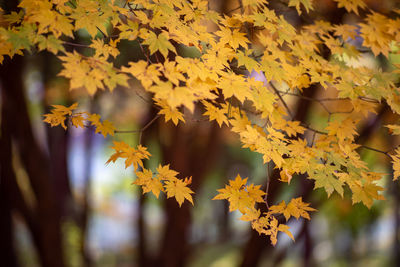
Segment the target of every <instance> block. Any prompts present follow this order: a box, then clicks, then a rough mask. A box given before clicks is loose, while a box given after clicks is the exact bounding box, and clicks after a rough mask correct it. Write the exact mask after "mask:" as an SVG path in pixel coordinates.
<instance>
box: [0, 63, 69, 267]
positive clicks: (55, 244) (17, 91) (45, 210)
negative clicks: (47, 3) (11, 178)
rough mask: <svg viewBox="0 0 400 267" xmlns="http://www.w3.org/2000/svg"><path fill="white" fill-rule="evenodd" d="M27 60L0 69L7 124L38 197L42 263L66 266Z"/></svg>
mask: <svg viewBox="0 0 400 267" xmlns="http://www.w3.org/2000/svg"><path fill="white" fill-rule="evenodd" d="M22 69H23V60H22V58H21V57H19V56H17V57H15V58H14V59H13V60H6V61H5V62H3V64H2V65H1V67H0V78H1V81H2V104H3V112H4V113H5V114H4V115H5V120H6V121H2V123H7V125H8V126H9V129H10V133H11V136H12V139H13V140H14V141H15V144H16V148H17V151H18V153H19V155H20V158H21V161H22V164H23V166H24V168H25V170H26V172H27V174H28V177H29V181H30V183H31V186H32V190H33V192H34V194H35V197H36V203H37V207H36V210H35V211H36V213H37V217H36V218H37V220H38V222H37V227H38V232H39V246H38V247H37V249H38V251H39V256H40V260H41V263H42V265H43V266H60V267H62V266H64V261H63V253H62V246H61V220H60V213H59V209H58V205H57V203H56V199H57V198H56V195H55V190H54V189H55V185H54V178H53V177H52V176H51V175H50V171H49V161H48V159H47V158H46V156H45V154H44V153H43V151H42V149H41V148H40V147H39V145H38V143H37V142H36V140H35V138H34V135H33V132H32V127H31V122H30V118H29V114H28V110H27V105H26V101H25V95H24V90H23V83H22Z"/></svg>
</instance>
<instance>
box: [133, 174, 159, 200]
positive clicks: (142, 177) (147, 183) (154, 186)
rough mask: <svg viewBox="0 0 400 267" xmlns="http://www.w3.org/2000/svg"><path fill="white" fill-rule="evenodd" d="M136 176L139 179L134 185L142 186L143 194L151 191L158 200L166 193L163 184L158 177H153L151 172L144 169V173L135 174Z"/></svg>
mask: <svg viewBox="0 0 400 267" xmlns="http://www.w3.org/2000/svg"><path fill="white" fill-rule="evenodd" d="M135 174H136V176H137V179H136V180H135V181H134V182H133V184H135V185H140V186H142V189H143V194H145V193H148V192H150V191H151V192H152V193H153V194H154V195H155V196H156V198H158V196H159V195H160V192H161V191H164V188H163V184H162V183H161V182H160V180H159V179H158V178H157V177H155V178H154V177H153V173H152V171H151V170H148V169H145V168H144V169H143V170H142V171H139V172H135Z"/></svg>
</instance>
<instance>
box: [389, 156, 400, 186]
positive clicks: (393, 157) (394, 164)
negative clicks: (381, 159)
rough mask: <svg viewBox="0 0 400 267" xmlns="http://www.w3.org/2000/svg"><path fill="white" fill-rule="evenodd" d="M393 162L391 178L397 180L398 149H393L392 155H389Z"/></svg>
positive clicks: (398, 171)
mask: <svg viewBox="0 0 400 267" xmlns="http://www.w3.org/2000/svg"><path fill="white" fill-rule="evenodd" d="M390 157H391V158H392V164H393V171H394V172H393V180H397V179H398V178H399V176H400V149H399V148H398V149H396V150H395V154H394V155H390Z"/></svg>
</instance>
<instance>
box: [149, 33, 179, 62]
mask: <svg viewBox="0 0 400 267" xmlns="http://www.w3.org/2000/svg"><path fill="white" fill-rule="evenodd" d="M143 44H145V45H148V46H149V49H150V54H154V53H155V52H157V51H160V53H161V54H162V55H163V56H164V58H167V56H168V50H170V51H172V52H174V53H175V54H176V50H175V47H174V46H173V45H172V44H171V43H170V42H169V41H168V33H166V32H162V33H160V34H159V35H158V36H157V35H156V34H155V33H154V32H152V31H150V32H149V35H148V37H147V38H146V39H145V40H144V41H143Z"/></svg>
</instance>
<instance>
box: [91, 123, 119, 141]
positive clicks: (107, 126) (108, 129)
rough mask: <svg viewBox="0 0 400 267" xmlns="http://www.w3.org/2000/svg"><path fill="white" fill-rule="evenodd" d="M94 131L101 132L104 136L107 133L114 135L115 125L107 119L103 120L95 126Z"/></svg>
mask: <svg viewBox="0 0 400 267" xmlns="http://www.w3.org/2000/svg"><path fill="white" fill-rule="evenodd" d="M95 132H96V133H101V134H102V135H103V136H104V138H105V137H106V136H107V134H109V135H111V136H114V132H115V127H114V125H113V124H112V123H111V122H109V121H108V120H105V121H103V122H102V123H99V124H98V125H97V126H96V131H95Z"/></svg>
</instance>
